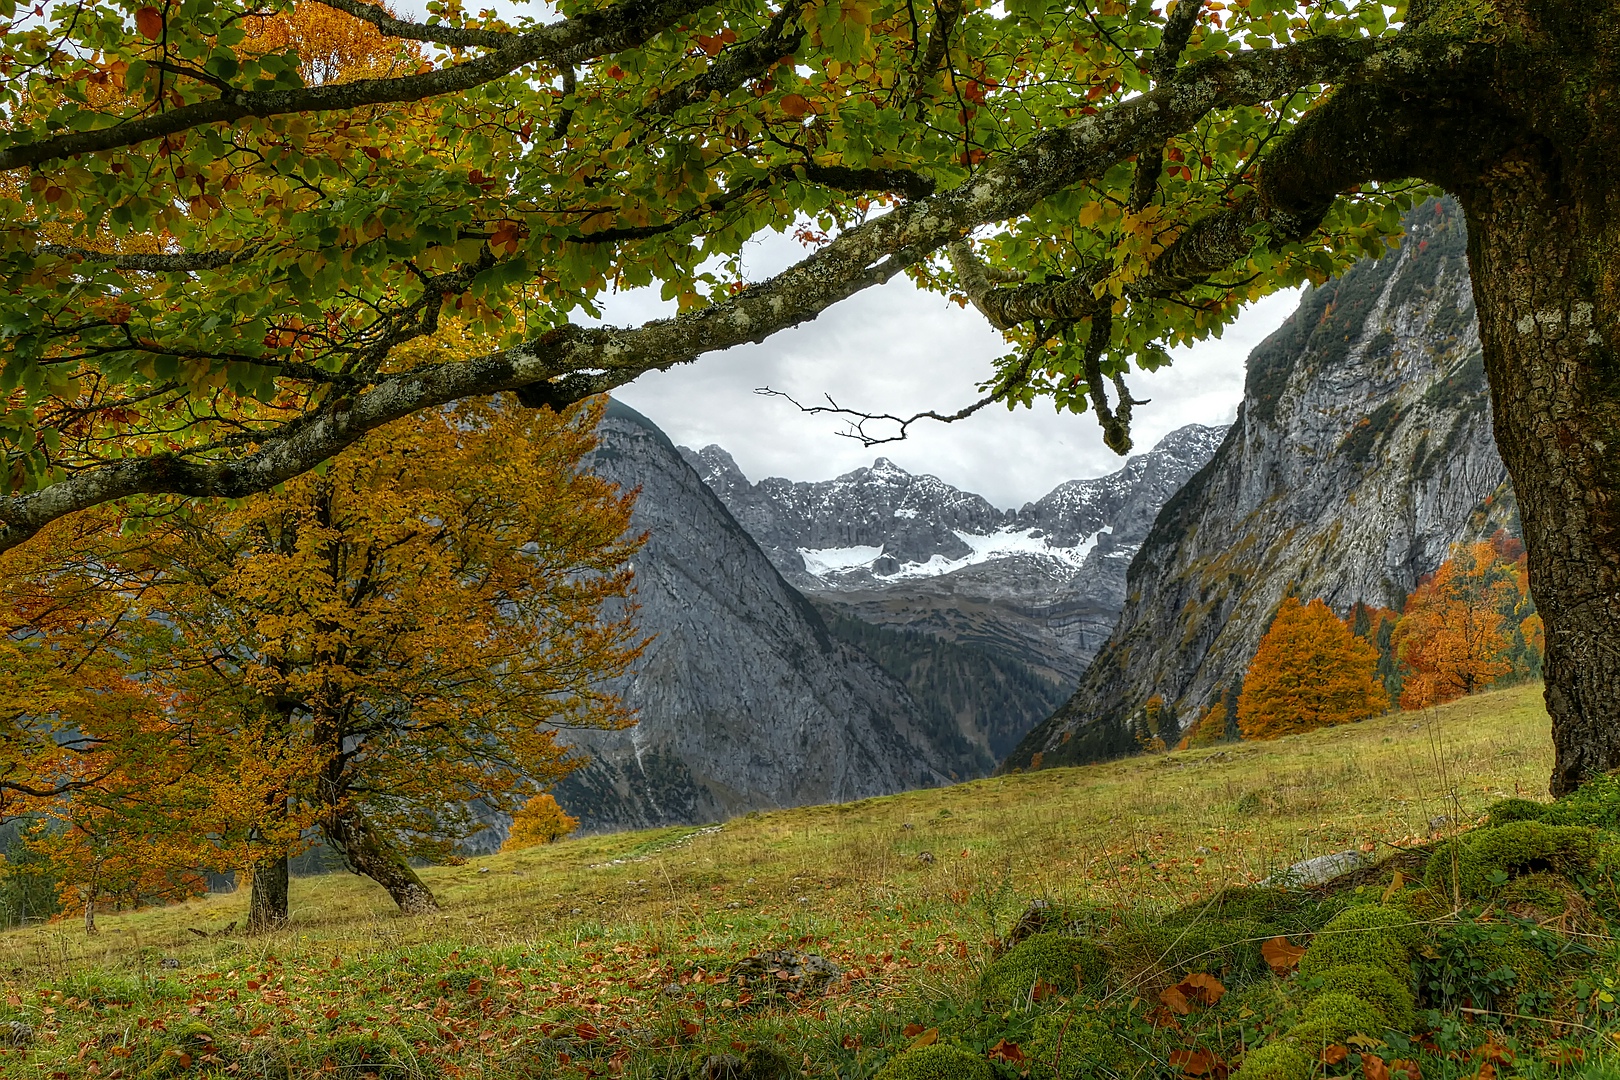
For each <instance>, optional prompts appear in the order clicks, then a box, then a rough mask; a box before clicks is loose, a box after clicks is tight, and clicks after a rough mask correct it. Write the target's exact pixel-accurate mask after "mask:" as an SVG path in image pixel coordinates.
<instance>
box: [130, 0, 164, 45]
mask: <svg viewBox="0 0 1620 1080" xmlns="http://www.w3.org/2000/svg"><path fill="white" fill-rule="evenodd" d="M135 29H137V30H139V31H140V32H141V36H142V37H143V38H145V39H146V40H147V41H157V40H158V39H159V38H161V37H162V36H163V15H162V13H161V12H159V11H158V9H157V8H150V7H143V8H141V10H139V11H137V12H136V13H135Z"/></svg>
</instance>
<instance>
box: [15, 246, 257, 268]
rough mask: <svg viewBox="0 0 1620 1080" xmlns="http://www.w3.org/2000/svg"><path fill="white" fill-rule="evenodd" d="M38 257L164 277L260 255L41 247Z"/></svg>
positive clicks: (253, 250) (247, 251)
mask: <svg viewBox="0 0 1620 1080" xmlns="http://www.w3.org/2000/svg"><path fill="white" fill-rule="evenodd" d="M34 253H35V254H36V255H55V256H58V257H60V258H64V259H78V260H81V261H83V262H93V263H107V264H109V265H110V266H112V268H113V269H115V270H134V271H138V272H142V273H153V274H164V273H174V272H184V271H190V270H218V269H220V268H221V267H224V266H230V265H231V264H233V263H239V262H246V261H247V260H249V259H251V258H253V257H254V256H255V255H257V254H258V253H259V252H258V249H257V248H244V249H243V250H241V251H199V252H176V253H175V254H172V255H156V254H154V255H143V254H127V253H123V252H107V251H91V250H89V249H87V248H76V247H68V246H67V245H65V244H41V245H40V246H39V247H37V248H35V249H34Z"/></svg>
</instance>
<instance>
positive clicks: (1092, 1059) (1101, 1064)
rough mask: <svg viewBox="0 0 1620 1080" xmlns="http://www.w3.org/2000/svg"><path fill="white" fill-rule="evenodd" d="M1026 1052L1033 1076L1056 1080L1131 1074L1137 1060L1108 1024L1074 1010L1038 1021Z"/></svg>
mask: <svg viewBox="0 0 1620 1080" xmlns="http://www.w3.org/2000/svg"><path fill="white" fill-rule="evenodd" d="M1023 1051H1024V1053H1025V1054H1027V1055H1029V1057H1030V1060H1031V1062H1032V1066H1033V1067H1032V1069H1031V1075H1032V1076H1036V1077H1056V1078H1057V1080H1087V1078H1089V1077H1093V1076H1129V1075H1130V1074H1131V1073H1132V1072H1133V1071H1135V1070H1134V1069H1133V1065H1135V1064H1136V1063H1137V1060H1136V1057H1133V1055H1132V1054H1131V1048H1130V1047H1129V1046H1127V1045H1126V1044H1125V1043H1124V1042H1123V1041H1121V1040H1120V1039H1119V1037H1118V1036H1116V1035H1115V1034H1114V1033H1113V1032H1112V1031H1110V1030H1109V1028H1108V1025H1107V1024H1106V1023H1104V1022H1103V1021H1102V1020H1101V1019H1099V1018H1098V1017H1096V1016H1095V1015H1087V1014H1085V1013H1081V1012H1076V1011H1073V1010H1069V1011H1066V1012H1062V1013H1054V1014H1052V1015H1051V1016H1045V1017H1042V1018H1041V1019H1040V1020H1038V1021H1036V1023H1035V1028H1034V1031H1033V1032H1032V1034H1031V1036H1030V1038H1029V1040H1028V1041H1027V1042H1026V1043H1025V1044H1024V1046H1023Z"/></svg>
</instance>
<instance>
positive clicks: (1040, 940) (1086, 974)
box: [981, 933, 1108, 1002]
mask: <svg viewBox="0 0 1620 1080" xmlns="http://www.w3.org/2000/svg"><path fill="white" fill-rule="evenodd" d="M1107 974H1108V957H1107V955H1106V954H1105V953H1104V952H1103V951H1102V949H1101V948H1099V947H1098V946H1097V945H1096V943H1094V942H1091V941H1086V940H1084V939H1082V938H1072V937H1066V936H1064V935H1063V934H1059V933H1046V934H1033V935H1031V936H1030V937H1027V938H1025V939H1024V940H1023V941H1021V942H1019V943H1018V944H1017V945H1015V946H1013V947H1012V948H1011V949H1009V950H1008V951H1007V952H1006V954H1005V955H1003V956H1002V957H1001V958H1000V959H998V960H996V961H994V962H993V963H991V965H990V966H989V967H988V968H986V969H985V972H984V980H983V982H982V983H981V988H982V990H983V991H984V995H985V997H986V999H988V1000H992V1001H1003V1002H1019V1001H1023V1000H1025V999H1027V998H1028V996H1029V993H1030V991H1031V990H1033V989H1034V988H1035V984H1036V983H1037V982H1044V983H1046V984H1047V985H1048V986H1050V987H1052V989H1053V990H1055V991H1057V992H1058V993H1059V994H1073V993H1074V992H1075V991H1077V990H1079V989H1080V987H1082V986H1087V985H1089V984H1091V983H1095V982H1098V981H1100V980H1101V979H1102V978H1104V977H1105V976H1106V975H1107Z"/></svg>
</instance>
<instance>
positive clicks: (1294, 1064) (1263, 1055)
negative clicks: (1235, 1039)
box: [1232, 1042, 1316, 1080]
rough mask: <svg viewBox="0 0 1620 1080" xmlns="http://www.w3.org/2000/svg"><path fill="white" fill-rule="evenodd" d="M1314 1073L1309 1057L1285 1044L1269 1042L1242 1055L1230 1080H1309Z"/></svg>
mask: <svg viewBox="0 0 1620 1080" xmlns="http://www.w3.org/2000/svg"><path fill="white" fill-rule="evenodd" d="M1315 1071H1316V1066H1315V1063H1314V1062H1312V1061H1311V1058H1310V1055H1308V1054H1306V1053H1305V1051H1303V1050H1301V1049H1300V1048H1299V1047H1297V1046H1295V1045H1293V1044H1292V1043H1287V1042H1270V1043H1267V1044H1266V1045H1264V1046H1262V1047H1260V1048H1259V1049H1258V1050H1251V1051H1249V1053H1248V1054H1246V1055H1244V1058H1243V1065H1242V1067H1241V1068H1239V1069H1238V1071H1237V1072H1235V1073H1233V1074H1232V1080H1310V1077H1311V1074H1312V1073H1314V1072H1315Z"/></svg>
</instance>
